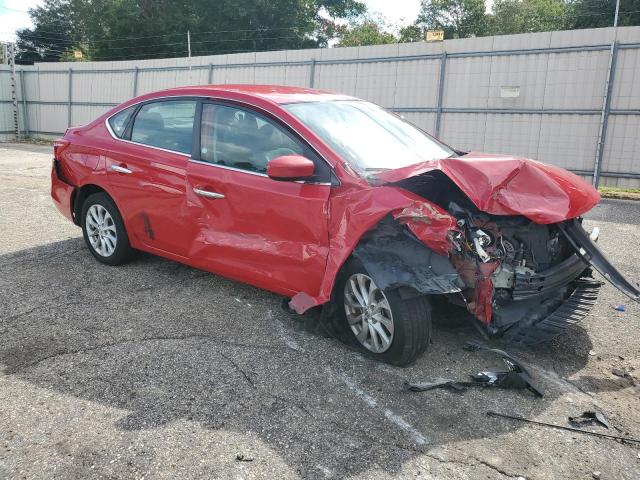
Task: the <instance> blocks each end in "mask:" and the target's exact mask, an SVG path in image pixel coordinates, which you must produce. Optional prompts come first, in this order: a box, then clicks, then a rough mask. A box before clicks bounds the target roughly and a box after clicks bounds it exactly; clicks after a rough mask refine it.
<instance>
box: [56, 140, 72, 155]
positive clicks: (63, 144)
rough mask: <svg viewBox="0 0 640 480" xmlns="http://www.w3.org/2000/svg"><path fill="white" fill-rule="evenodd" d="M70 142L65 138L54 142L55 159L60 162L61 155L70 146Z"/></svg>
mask: <svg viewBox="0 0 640 480" xmlns="http://www.w3.org/2000/svg"><path fill="white" fill-rule="evenodd" d="M69 143H70V142H69V141H68V140H65V139H64V138H59V139H57V140H56V141H54V142H53V158H55V159H56V160H60V154H61V153H62V151H63V150H64V149H65V148H67V147H68V146H69Z"/></svg>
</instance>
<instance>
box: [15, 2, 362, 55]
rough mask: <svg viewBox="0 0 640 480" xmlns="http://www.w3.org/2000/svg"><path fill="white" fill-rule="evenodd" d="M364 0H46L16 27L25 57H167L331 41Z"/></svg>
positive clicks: (19, 44) (360, 11)
mask: <svg viewBox="0 0 640 480" xmlns="http://www.w3.org/2000/svg"><path fill="white" fill-rule="evenodd" d="M364 11H365V6H364V4H363V3H362V2H360V1H358V0H216V1H215V2H212V1H209V0H45V2H44V3H43V4H42V5H41V6H38V7H36V8H33V9H31V10H30V15H31V19H32V22H33V24H34V28H33V29H23V30H20V31H18V32H17V36H18V49H19V52H20V53H19V60H21V61H29V60H32V61H33V60H35V61H56V60H60V59H65V58H68V57H69V56H71V55H72V54H73V52H74V51H81V52H82V53H83V58H85V59H91V60H126V59H132V58H163V57H175V56H185V55H186V54H187V31H190V32H191V52H192V55H194V56H196V55H211V54H218V53H232V52H246V51H257V50H258V51H259V50H278V49H290V48H307V47H318V46H326V45H327V42H328V41H329V39H330V38H332V37H334V36H335V30H336V27H337V26H338V23H337V21H338V20H342V21H344V20H350V19H352V18H355V17H356V16H358V15H360V14H362V13H363V12H364Z"/></svg>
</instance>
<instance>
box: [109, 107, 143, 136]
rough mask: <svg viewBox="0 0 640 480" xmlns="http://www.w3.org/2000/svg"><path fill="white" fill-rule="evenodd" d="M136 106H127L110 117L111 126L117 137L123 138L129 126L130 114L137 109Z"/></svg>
mask: <svg viewBox="0 0 640 480" xmlns="http://www.w3.org/2000/svg"><path fill="white" fill-rule="evenodd" d="M135 108H136V107H129V108H125V109H124V110H122V111H121V112H118V113H116V114H115V115H114V116H113V117H111V118H110V119H109V126H110V127H111V131H113V133H114V134H115V135H116V137H118V138H122V135H123V134H124V130H125V128H127V121H128V120H129V116H130V115H131V113H132V112H133V111H134V110H135Z"/></svg>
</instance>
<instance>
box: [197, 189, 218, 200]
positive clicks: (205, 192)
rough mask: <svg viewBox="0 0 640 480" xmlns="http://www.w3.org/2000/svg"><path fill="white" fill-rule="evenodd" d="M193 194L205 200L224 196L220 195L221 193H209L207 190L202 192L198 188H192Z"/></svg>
mask: <svg viewBox="0 0 640 480" xmlns="http://www.w3.org/2000/svg"><path fill="white" fill-rule="evenodd" d="M193 193H195V194H196V195H200V196H201V197H207V198H224V195H222V194H221V193H216V192H210V191H209V190H202V189H200V188H194V189H193Z"/></svg>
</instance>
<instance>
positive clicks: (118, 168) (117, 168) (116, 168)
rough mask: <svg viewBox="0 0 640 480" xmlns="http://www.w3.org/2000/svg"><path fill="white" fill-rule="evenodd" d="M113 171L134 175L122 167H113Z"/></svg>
mask: <svg viewBox="0 0 640 480" xmlns="http://www.w3.org/2000/svg"><path fill="white" fill-rule="evenodd" d="M111 170H113V171H114V172H118V173H133V172H132V171H131V170H129V169H128V168H125V167H121V166H120V165H111Z"/></svg>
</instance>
